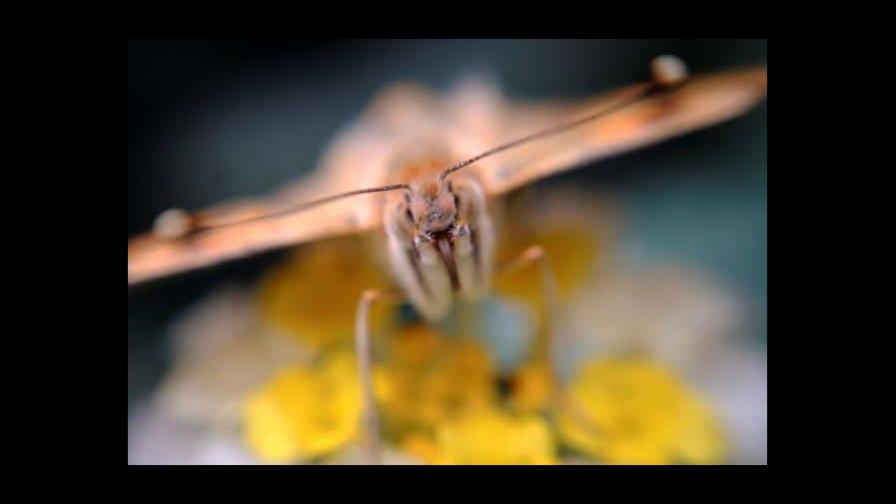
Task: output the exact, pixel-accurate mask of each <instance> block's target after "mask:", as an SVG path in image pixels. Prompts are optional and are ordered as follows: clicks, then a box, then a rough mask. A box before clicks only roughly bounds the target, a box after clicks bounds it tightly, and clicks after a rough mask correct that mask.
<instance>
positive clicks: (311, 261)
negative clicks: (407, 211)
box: [259, 237, 390, 351]
mask: <svg viewBox="0 0 896 504" xmlns="http://www.w3.org/2000/svg"><path fill="white" fill-rule="evenodd" d="M364 246H365V242H364V241H363V240H362V239H361V238H359V237H343V238H336V239H331V240H324V241H321V242H318V243H312V244H309V245H307V246H305V247H302V248H301V249H299V250H298V251H297V252H294V253H293V254H292V255H291V256H290V257H289V259H288V260H286V261H285V262H284V263H283V264H281V265H279V266H277V267H275V268H274V269H273V270H272V271H271V272H269V273H268V274H267V275H266V276H265V277H264V279H263V280H262V283H261V286H260V290H259V309H260V312H261V315H262V318H263V319H264V320H266V321H267V322H269V323H271V324H272V325H274V326H275V327H277V328H279V329H281V330H283V331H285V332H286V333H288V334H290V335H291V336H294V337H295V338H296V339H297V340H298V341H299V342H300V343H301V344H303V345H306V346H308V347H310V348H311V349H312V350H314V351H321V350H324V349H327V348H329V347H331V346H336V347H339V346H350V345H351V344H352V338H353V335H354V323H355V310H356V308H357V305H358V299H360V297H361V293H363V292H364V290H365V289H372V288H384V287H386V286H387V285H388V283H387V281H386V278H385V275H383V273H382V272H381V270H380V268H378V267H377V265H376V264H375V263H374V262H373V261H372V260H371V259H370V254H368V253H366V252H365V251H364ZM389 309H390V307H389V306H385V305H375V306H374V308H373V310H371V314H370V316H371V322H372V324H373V326H374V328H376V329H377V330H375V331H374V333H375V334H376V333H378V332H379V331H378V329H382V328H383V327H384V325H385V324H386V322H388V320H389V317H388V315H389V313H390V312H389Z"/></svg>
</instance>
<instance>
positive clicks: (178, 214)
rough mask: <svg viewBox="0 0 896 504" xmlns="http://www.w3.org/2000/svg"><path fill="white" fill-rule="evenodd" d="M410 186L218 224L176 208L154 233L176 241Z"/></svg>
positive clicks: (160, 219) (388, 187)
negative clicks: (193, 235)
mask: <svg viewBox="0 0 896 504" xmlns="http://www.w3.org/2000/svg"><path fill="white" fill-rule="evenodd" d="M409 188H410V186H409V185H407V184H392V185H386V186H382V187H371V188H367V189H358V190H356V191H349V192H344V193H340V194H334V195H332V196H327V197H326V198H321V199H317V200H313V201H307V202H305V203H301V204H299V205H295V206H291V207H288V208H285V209H283V210H278V211H276V212H271V213H266V214H264V215H256V216H255V217H249V218H246V219H238V220H233V221H226V222H216V223H206V222H202V218H201V216H199V215H196V214H190V213H188V212H187V211H185V210H181V209H179V208H174V209H171V210H167V211H165V212H163V213H162V214H161V215H159V216H158V217H157V218H156V221H155V223H154V224H153V232H154V233H155V234H156V236H158V237H159V238H164V239H167V240H176V239H178V238H184V237H186V236H188V235H192V234H195V233H198V232H201V231H208V230H212V229H220V228H223V227H230V226H236V225H239V224H246V223H248V222H255V221H260V220H265V219H270V218H273V217H281V216H284V215H289V214H293V213H298V212H302V211H304V210H308V209H310V208H313V207H316V206H319V205H323V204H325V203H329V202H331V201H335V200H338V199H342V198H348V197H350V196H356V195H359V194H367V193H376V192H385V191H395V190H397V189H409Z"/></svg>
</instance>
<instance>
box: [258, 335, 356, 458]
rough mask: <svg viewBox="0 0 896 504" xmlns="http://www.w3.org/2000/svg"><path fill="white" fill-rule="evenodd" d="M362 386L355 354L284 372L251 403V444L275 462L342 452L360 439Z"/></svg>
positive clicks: (259, 452)
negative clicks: (342, 449)
mask: <svg viewBox="0 0 896 504" xmlns="http://www.w3.org/2000/svg"><path fill="white" fill-rule="evenodd" d="M358 383H359V382H358V372H357V367H356V365H355V358H354V355H352V354H350V353H347V352H340V353H337V354H335V355H332V356H329V357H328V358H327V359H326V360H325V361H322V362H321V363H319V364H317V365H314V366H308V367H304V366H296V367H292V368H288V369H285V370H282V371H280V372H279V373H277V374H276V375H275V376H274V377H273V378H271V380H270V381H269V382H268V383H267V384H265V385H264V386H263V387H261V389H260V390H258V391H256V392H255V393H254V394H252V395H251V397H249V399H248V401H247V402H246V409H245V414H246V415H245V418H246V422H245V439H246V443H247V444H248V446H249V447H250V448H251V449H252V451H253V452H254V453H255V454H256V455H258V456H259V457H260V458H261V459H263V460H266V461H269V462H276V463H286V462H294V461H305V460H310V459H314V458H317V457H320V456H323V455H327V454H330V453H332V452H334V451H336V450H338V449H341V448H343V447H344V446H346V445H347V444H348V443H350V442H352V441H353V440H355V439H356V438H357V436H358V429H359V419H360V414H361V392H360V387H359V386H358Z"/></svg>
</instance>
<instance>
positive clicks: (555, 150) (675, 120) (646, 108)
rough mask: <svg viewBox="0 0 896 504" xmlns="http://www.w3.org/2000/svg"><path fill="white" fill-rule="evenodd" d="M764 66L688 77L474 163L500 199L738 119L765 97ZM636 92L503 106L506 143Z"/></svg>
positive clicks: (629, 90) (766, 76) (766, 77)
mask: <svg viewBox="0 0 896 504" xmlns="http://www.w3.org/2000/svg"><path fill="white" fill-rule="evenodd" d="M767 87H768V75H767V70H766V68H765V67H758V68H749V69H742V70H734V71H728V72H721V73H716V74H712V75H706V76H698V77H693V78H691V79H689V80H688V81H686V82H685V83H684V84H683V85H681V86H680V87H678V88H677V89H674V90H672V91H669V92H666V93H663V94H659V95H654V96H653V97H651V98H647V99H645V100H644V101H641V102H639V103H638V104H636V105H632V106H629V107H626V108H624V109H621V110H620V111H618V112H613V113H611V114H609V115H608V116H607V117H605V118H602V119H599V120H597V121H595V122H593V123H588V124H585V125H583V126H580V127H577V128H574V129H571V130H569V131H567V132H563V133H560V134H558V135H556V136H554V137H548V138H545V139H541V140H537V141H533V142H531V143H527V144H524V145H521V146H519V147H516V148H514V149H511V150H509V151H507V152H504V153H500V154H497V155H496V156H495V160H494V162H493V163H489V164H483V165H480V166H478V167H476V165H474V166H471V168H474V167H475V168H476V170H477V175H478V176H479V178H480V179H481V180H482V181H483V183H484V185H485V187H486V190H487V191H488V193H489V194H490V195H498V194H502V193H505V192H508V191H511V190H513V189H516V188H518V187H520V186H523V185H525V184H528V183H531V182H533V181H535V180H538V179H540V178H544V177H547V176H550V175H553V174H555V173H559V172H563V171H567V170H571V169H574V168H577V167H579V166H582V165H583V164H585V163H587V162H590V161H594V160H597V159H601V158H605V157H609V156H612V155H614V154H619V153H622V152H625V151H630V150H634V149H636V148H638V147H642V146H645V145H649V144H653V143H657V142H660V141H663V140H666V139H669V138H672V137H675V136H679V135H683V134H685V133H688V132H691V131H694V130H697V129H700V128H704V127H707V126H711V125H713V124H716V123H720V122H723V121H725V120H728V119H732V118H734V117H737V116H739V115H741V114H743V113H744V112H746V111H747V110H749V109H750V108H751V107H752V106H754V105H755V104H757V103H758V102H759V101H761V100H762V99H763V98H764V97H765V96H766V93H767ZM632 89H634V88H627V89H622V90H619V91H616V92H613V93H610V94H609V95H606V96H603V97H599V98H594V99H586V100H584V101H580V102H576V103H560V102H558V103H551V104H534V105H527V104H520V103H517V104H508V105H507V106H506V107H505V110H504V117H503V118H502V123H503V124H504V125H505V131H507V132H508V133H507V137H506V139H507V140H511V139H514V138H516V137H521V136H524V135H527V134H530V133H533V132H535V131H539V130H542V129H546V128H549V127H551V126H555V125H558V124H563V123H565V122H568V121H570V120H572V119H575V118H576V117H582V116H587V115H588V114H589V113H593V112H594V111H599V110H600V109H601V108H602V107H606V106H608V105H611V104H612V103H614V102H617V101H618V100H619V97H620V96H623V95H625V94H627V93H630V92H631V90H632Z"/></svg>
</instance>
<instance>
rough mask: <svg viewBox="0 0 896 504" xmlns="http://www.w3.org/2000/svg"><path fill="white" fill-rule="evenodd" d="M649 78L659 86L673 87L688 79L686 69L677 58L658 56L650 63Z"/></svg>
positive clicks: (682, 62) (682, 61)
mask: <svg viewBox="0 0 896 504" xmlns="http://www.w3.org/2000/svg"><path fill="white" fill-rule="evenodd" d="M650 76H651V78H652V79H653V81H654V82H656V83H657V84H659V85H661V86H674V85H676V84H679V83H681V82H683V81H685V80H686V79H687V78H688V67H687V65H685V63H684V60H682V59H681V58H679V57H677V56H671V55H668V54H666V55H663V56H658V57H656V58H654V59H653V61H651V62H650Z"/></svg>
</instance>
